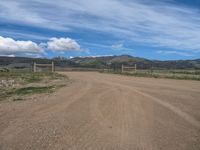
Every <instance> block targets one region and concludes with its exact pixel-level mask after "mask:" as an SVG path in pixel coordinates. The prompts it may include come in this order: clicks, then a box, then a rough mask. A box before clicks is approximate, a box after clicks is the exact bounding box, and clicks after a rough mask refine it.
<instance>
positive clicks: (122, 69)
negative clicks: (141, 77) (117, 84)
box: [121, 64, 124, 73]
mask: <svg viewBox="0 0 200 150" xmlns="http://www.w3.org/2000/svg"><path fill="white" fill-rule="evenodd" d="M121 71H122V73H123V72H124V65H123V64H122V68H121Z"/></svg>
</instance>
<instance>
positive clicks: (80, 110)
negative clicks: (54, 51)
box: [0, 72, 200, 150]
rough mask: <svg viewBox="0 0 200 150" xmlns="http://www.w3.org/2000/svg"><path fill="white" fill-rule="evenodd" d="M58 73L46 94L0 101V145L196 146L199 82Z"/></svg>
mask: <svg viewBox="0 0 200 150" xmlns="http://www.w3.org/2000/svg"><path fill="white" fill-rule="evenodd" d="M63 74H66V75H68V77H69V78H70V79H71V83H70V84H69V85H68V86H67V87H64V88H62V89H60V90H59V91H57V92H56V93H53V94H51V96H44V97H41V98H39V99H35V100H27V101H17V102H1V103H0V150H29V149H32V150H61V149H62V150H200V82H198V81H180V80H169V79H152V78H135V77H128V76H120V75H111V74H101V73H95V72H65V73H63Z"/></svg>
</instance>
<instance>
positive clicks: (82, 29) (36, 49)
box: [0, 0, 200, 60]
mask: <svg viewBox="0 0 200 150" xmlns="http://www.w3.org/2000/svg"><path fill="white" fill-rule="evenodd" d="M199 16H200V1H199V0H154V1H152V0H101V1H94V0H56V1H54V0H42V1H41V0H1V1H0V55H2V56H25V57H49V58H52V57H56V56H65V57H76V56H104V55H121V54H129V55H133V56H138V57H144V58H148V59H158V60H173V59H196V58H200V17H199Z"/></svg>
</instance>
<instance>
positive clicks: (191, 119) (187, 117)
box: [105, 81, 200, 128]
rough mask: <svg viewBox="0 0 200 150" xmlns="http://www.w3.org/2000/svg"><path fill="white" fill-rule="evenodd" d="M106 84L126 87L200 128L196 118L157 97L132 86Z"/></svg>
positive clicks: (199, 122)
mask: <svg viewBox="0 0 200 150" xmlns="http://www.w3.org/2000/svg"><path fill="white" fill-rule="evenodd" d="M105 83H107V84H108V83H109V84H111V85H116V86H118V87H124V88H125V89H129V90H131V91H133V92H135V93H138V94H140V95H142V96H144V97H146V98H148V99H151V100H153V101H154V102H156V103H158V104H160V105H161V106H163V107H165V108H167V109H168V110H170V111H172V112H174V113H175V114H176V115H178V116H179V117H181V118H182V119H184V120H185V121H186V122H188V123H190V124H192V125H193V126H195V127H197V128H200V121H198V120H196V119H195V118H194V117H192V116H191V115H189V114H187V113H185V112H183V111H181V110H180V109H179V108H177V107H175V106H173V105H171V104H169V103H167V102H165V101H162V100H161V99H159V98H157V97H155V96H152V95H150V94H147V93H144V92H142V91H140V90H138V89H136V88H134V87H131V86H127V85H123V84H118V83H113V82H109V81H108V82H105Z"/></svg>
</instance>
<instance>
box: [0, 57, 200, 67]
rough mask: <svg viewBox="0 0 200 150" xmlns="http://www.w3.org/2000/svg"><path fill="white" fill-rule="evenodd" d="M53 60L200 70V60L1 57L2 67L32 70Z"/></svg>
mask: <svg viewBox="0 0 200 150" xmlns="http://www.w3.org/2000/svg"><path fill="white" fill-rule="evenodd" d="M52 60H53V61H54V62H55V64H56V66H58V67H84V68H120V66H121V65H122V64H124V65H130V66H131V65H134V64H137V66H138V68H140V69H151V68H153V69H200V59H196V60H175V61H157V60H148V59H144V58H139V57H133V56H130V55H121V56H102V57H76V58H72V59H66V58H63V57H56V58H54V59H47V58H25V57H0V67H8V68H30V67H31V66H32V64H33V62H34V61H35V62H37V63H51V61H52Z"/></svg>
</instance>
